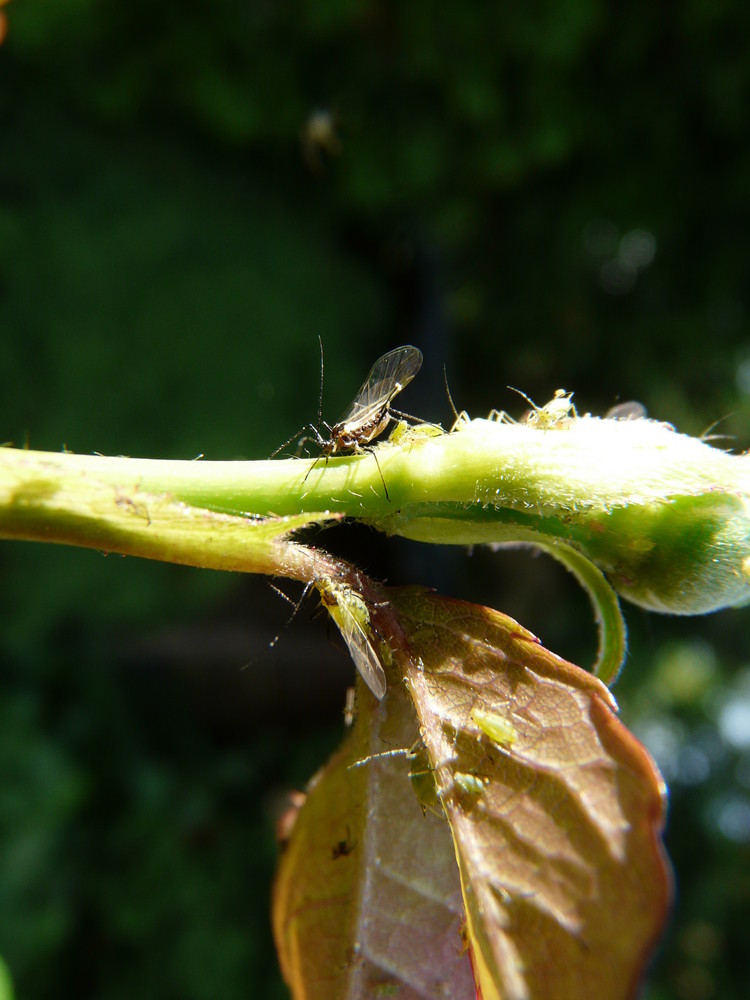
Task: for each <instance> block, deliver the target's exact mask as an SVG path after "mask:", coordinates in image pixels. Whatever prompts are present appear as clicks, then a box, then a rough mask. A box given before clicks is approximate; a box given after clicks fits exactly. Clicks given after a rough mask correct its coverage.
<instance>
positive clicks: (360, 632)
mask: <svg viewBox="0 0 750 1000" xmlns="http://www.w3.org/2000/svg"><path fill="white" fill-rule="evenodd" d="M315 586H316V587H317V589H318V592H319V594H320V598H321V601H322V603H323V604H324V605H325V607H326V609H327V611H328V614H329V615H330V616H331V618H333V620H334V622H335V623H336V625H337V627H338V629H339V631H340V632H341V635H342V636H343V638H344V642H345V643H346V645H347V647H348V649H349V653H350V654H351V657H352V659H353V660H354V665H355V667H356V668H357V670H358V671H359V673H360V676H361V677H362V680H363V681H364V682H365V684H366V685H367V686H368V688H369V689H370V690H371V691H372V693H373V694H374V695H375V697H376V698H378V699H380V698H382V697H383V695H384V694H385V689H386V682H385V670H383V664H382V663H381V662H380V657H379V656H378V654H377V652H376V650H375V645H374V637H373V632H372V627H371V626H370V612H369V609H368V607H367V602H366V601H365V599H364V597H362V595H361V594H358V593H357V591H356V590H353V589H352V588H351V587H350V586H348V585H347V584H345V583H339V582H337V581H336V580H332V579H331V578H329V577H322V578H321V579H319V580H316V582H315Z"/></svg>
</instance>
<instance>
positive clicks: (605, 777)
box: [391, 590, 670, 1000]
mask: <svg viewBox="0 0 750 1000" xmlns="http://www.w3.org/2000/svg"><path fill="white" fill-rule="evenodd" d="M391 598H392V599H393V601H394V603H395V605H396V607H397V609H398V612H399V614H400V618H401V621H402V624H403V626H404V627H405V629H406V632H407V634H408V636H409V642H410V645H411V654H410V656H409V657H406V658H403V660H402V662H403V663H404V669H405V681H406V683H407V685H408V687H409V689H410V691H411V695H412V698H413V700H414V704H415V706H416V709H417V713H418V716H419V722H420V727H421V738H422V740H423V742H424V744H425V747H426V749H427V753H428V756H429V758H430V761H431V763H432V765H433V767H434V768H435V777H436V782H437V786H438V791H439V794H440V798H441V801H442V803H443V806H444V809H445V812H446V815H447V817H448V821H449V823H450V826H451V830H452V833H453V838H454V841H455V845H456V856H457V858H458V863H459V867H460V871H461V880H462V886H463V894H464V902H465V906H466V914H467V921H468V925H469V937H470V941H471V946H472V949H473V953H474V959H475V965H476V968H477V971H478V975H479V978H480V983H481V988H482V992H483V996H484V1000H491V998H493V997H498V998H499V997H502V998H503V1000H542V998H544V1000H568V998H571V1000H572V998H576V1000H580V998H581V997H582V996H590V997H596V998H597V1000H620V998H626V997H632V996H633V995H634V994H635V993H636V991H637V988H638V984H639V981H640V978H641V976H642V974H643V969H644V966H645V964H646V962H647V961H648V959H649V957H650V954H651V951H652V949H653V947H654V944H655V942H656V940H657V939H658V937H659V934H660V932H661V930H662V927H663V923H664V920H665V916H666V912H667V909H668V903H669V896H670V878H669V873H668V868H667V863H666V860H665V856H664V852H663V849H662V845H661V841H660V831H661V827H662V823H663V817H664V787H663V783H662V781H661V778H660V776H659V773H658V771H657V769H656V766H655V765H654V763H653V761H652V760H651V758H650V757H649V756H648V754H647V752H646V751H645V749H644V748H643V747H642V746H641V745H640V744H639V743H638V742H637V741H636V740H635V738H634V737H633V736H632V735H631V734H630V733H629V732H628V731H627V729H625V727H624V726H623V725H622V724H621V723H620V722H619V721H618V720H617V718H616V716H615V712H616V704H615V702H614V699H613V698H612V696H611V694H610V693H609V691H608V690H607V688H606V687H605V686H604V685H603V684H602V683H601V682H600V681H598V680H597V679H596V678H594V677H592V676H591V674H589V673H588V672H586V671H584V670H581V669H580V668H578V667H575V666H573V665H572V664H570V663H567V662H566V661H564V660H562V659H560V658H559V657H557V656H555V655H554V654H552V653H550V652H548V651H547V650H545V649H544V648H543V647H542V646H540V645H539V643H538V640H536V638H535V637H534V636H533V635H531V633H529V632H527V631H526V630H525V629H523V628H522V627H520V626H519V625H517V624H516V623H515V622H514V621H513V620H512V619H510V618H507V617H506V616H504V615H501V614H499V613H497V612H495V611H491V610H490V609H487V608H480V607H476V606H473V605H470V604H466V603H464V602H461V601H453V600H448V599H445V598H440V597H436V596H434V595H431V594H427V593H425V592H423V591H416V590H402V591H396V592H393V591H392V592H391Z"/></svg>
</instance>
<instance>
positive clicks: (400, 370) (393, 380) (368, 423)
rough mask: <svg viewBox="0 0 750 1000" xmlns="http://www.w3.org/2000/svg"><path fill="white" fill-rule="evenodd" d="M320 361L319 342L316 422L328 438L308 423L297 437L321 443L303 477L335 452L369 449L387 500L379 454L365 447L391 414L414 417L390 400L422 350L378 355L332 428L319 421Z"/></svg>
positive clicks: (405, 382)
mask: <svg viewBox="0 0 750 1000" xmlns="http://www.w3.org/2000/svg"><path fill="white" fill-rule="evenodd" d="M322 362H323V345H322V344H321V371H320V404H319V407H318V423H319V425H320V424H321V423H322V425H323V426H324V427H325V428H326V429H327V430H328V432H329V435H330V437H328V438H325V437H324V436H323V435H322V434H321V432H320V430H319V427H314V426H313V425H312V424H308V429H309V430H310V431H311V432H312V433H310V434H306V435H305V436H304V437H302V438H300V441H299V444H300V445H302V444H303V443H304V442H305V441H315V442H316V443H317V444H318V445H319V446H320V450H321V452H322V454H321V455H320V456H319V458H317V459H316V460H315V462H313V464H312V466H311V467H310V469H309V470H308V472H307V475H306V476H305V480H307V478H308V476H309V475H310V473H311V472H312V471H313V469H314V468H315V466H316V465H317V464H318V462H319V461H320V458H324V459H325V462H326V464H328V459H329V458H331V457H332V456H334V455H343V454H347V453H349V454H356V453H358V452H363V451H370V453H371V454H372V456H373V458H374V459H375V462H376V464H377V467H378V472H380V478H381V480H382V483H383V489H384V490H385V497H386V500H390V497H389V496H388V487H387V486H386V485H385V479H383V473H382V471H381V469H380V462H379V461H378V457H377V455H376V454H375V451H374V450H373V449H371V448H368V447H367V446H368V445H369V444H370V442H371V441H374V440H375V438H376V437H379V435H381V434H382V433H383V431H384V430H385V429H386V427H387V426H388V424H389V423H390V422H391V420H392V419H393V415H394V414H395V415H396V416H398V417H405V418H407V419H410V420H411V419H416V418H413V417H410V416H409V415H408V414H405V413H401V412H399V411H398V410H392V409H391V402H392V400H393V399H394V398H395V397H396V396H397V395H398V394H399V393H400V392H401V390H402V389H404V388H405V387H406V386H407V385H408V384H409V382H411V380H412V379H413V378H414V376H415V375H416V374H417V372H418V371H419V369H420V368H421V367H422V352H421V351H420V350H419V348H417V347H412V346H410V345H406V346H404V347H397V348H396V349H395V350H393V351H389V352H388V353H387V354H384V355H383V356H382V357H381V358H378V360H377V361H376V362H375V364H374V365H373V366H372V368H371V369H370V373H369V375H368V376H367V378H366V379H365V381H364V383H363V384H362V386H361V387H360V390H359V392H358V393H357V394H356V396H355V397H354V400H353V401H352V403H351V405H350V406H349V407H348V409H347V410H346V411H345V412H344V414H343V416H342V417H341V419H340V420H339V421H338V422H337V423H335V424H334V425H333V427H331V426H330V425H329V424H327V423H325V421H322V420H321V414H322V408H323V363H322ZM295 436H296V435H295ZM293 440H294V438H293V437H292V438H290V439H289V441H285V442H284V444H283V445H281V447H280V448H277V449H276V451H275V452H274V453H273V455H272V456H271V457H272V458H273V457H274V455H278V453H279V452H280V451H281V450H282V448H285V447H286V446H287V445H288V444H289V443H290V441H293Z"/></svg>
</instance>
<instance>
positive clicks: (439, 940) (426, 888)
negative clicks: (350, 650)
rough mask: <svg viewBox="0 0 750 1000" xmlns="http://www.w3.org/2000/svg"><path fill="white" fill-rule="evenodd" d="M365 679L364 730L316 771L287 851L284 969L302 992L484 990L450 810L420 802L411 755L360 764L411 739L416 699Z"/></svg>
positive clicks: (441, 994) (280, 894)
mask: <svg viewBox="0 0 750 1000" xmlns="http://www.w3.org/2000/svg"><path fill="white" fill-rule="evenodd" d="M358 690H359V695H358V696H359V698H360V700H361V701H362V703H363V704H362V705H361V706H360V712H359V715H358V718H357V721H356V723H355V727H354V730H353V731H352V733H351V736H350V737H349V739H348V740H347V741H346V743H345V745H344V746H343V747H342V749H341V750H340V751H339V752H338V753H337V754H336V755H335V756H334V758H333V759H332V760H331V761H330V762H329V763H328V765H327V766H326V767H325V768H324V769H323V770H322V771H321V772H320V773H319V774H318V775H317V776H316V777H315V778H314V779H313V781H312V782H311V785H310V788H309V794H308V796H307V799H306V801H305V804H304V805H303V806H302V808H301V811H300V813H299V815H298V818H297V820H296V823H295V824H294V827H293V829H292V832H291V836H290V839H289V841H288V843H287V845H286V847H285V849H284V852H283V854H282V857H281V861H280V865H279V871H278V875H277V879H276V884H275V886H274V893H273V926H274V936H275V939H276V945H277V949H278V952H279V957H280V961H281V967H282V972H283V974H284V978H285V979H286V981H287V983H288V984H289V987H290V989H291V991H292V995H293V997H294V998H295V1000H301V998H310V1000H319V998H320V1000H322V998H325V1000H343V998H346V1000H357V998H361V1000H365V998H368V1000H371V998H379V997H382V998H387V997H397V998H398V1000H432V998H434V1000H446V998H450V1000H474V997H475V996H476V992H475V988H474V980H473V975H472V970H471V963H470V960H469V956H468V954H467V953H466V950H465V947H463V945H462V939H461V927H462V916H461V911H462V903H461V888H460V882H459V875H458V869H457V868H456V858H455V853H454V849H453V843H452V841H451V837H450V831H449V828H448V826H447V824H446V822H445V819H444V817H443V815H442V813H438V812H436V811H434V810H430V809H425V810H423V809H422V807H421V806H420V803H419V802H418V800H417V798H416V796H415V793H414V791H413V789H412V786H411V784H410V782H409V774H408V772H409V764H408V762H407V761H406V760H405V756H404V755H400V756H390V757H375V758H374V759H372V760H367V761H365V762H364V763H361V764H360V765H359V766H354V767H351V765H352V764H355V765H356V763H357V762H362V761H364V759H365V758H366V757H368V755H370V754H372V753H378V752H379V751H383V750H385V751H388V750H389V749H394V748H405V747H408V746H410V745H411V743H412V742H413V740H414V738H415V736H416V720H415V718H414V711H413V707H412V706H411V704H410V702H409V700H408V698H407V697H406V696H405V693H404V691H403V688H401V687H400V686H399V685H393V684H392V685H391V686H390V688H389V691H388V693H387V694H386V696H385V698H384V699H383V700H382V701H381V702H379V703H378V702H376V701H375V699H374V698H373V697H372V695H370V693H369V692H368V691H367V690H366V689H365V688H364V686H363V685H362V684H361V683H360V684H359V686H358ZM420 769H421V770H423V768H420ZM423 776H424V775H417V777H423Z"/></svg>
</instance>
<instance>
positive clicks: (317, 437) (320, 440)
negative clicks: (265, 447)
mask: <svg viewBox="0 0 750 1000" xmlns="http://www.w3.org/2000/svg"><path fill="white" fill-rule="evenodd" d="M318 343H319V344H320V392H319V394H318V425H317V427H314V426H313V425H312V424H304V426H302V427H300V428H299V430H296V431H295V432H294V434H292V436H291V437H289V438H287V439H286V441H285V442H284V443H283V444H281V445H279V447H278V448H277V449H276V450H275V451H272V452H271V454H270V455H269V456H268V457H269V458H276V456H277V455H278V454H279V452H280V451H283V450H284V448H286V447H288V446H289V445H290V444H291V443H292V441H294V440H295V438H298V441H297V455H299V452H300V449H301V447H302V445H303V444H304V443H305V442H306V441H315V443H316V444H317V445H319V446H320V447H321V448H323V447H324V446H325V445H326V443H327V442H326V439H325V438H324V437H323V435H322V434H321V433H320V428H321V426H322V425H323V338H322V337H321V336H320V335H318ZM326 426H328V425H327V424H326ZM307 430H310V431H312V434H303V433H302V432H303V431H307ZM317 461H318V460H317V459H316V461H315V463H314V464H313V466H312V468H311V469H310V471H309V472H308V473H307V476H309V475H310V472H312V470H313V469H314V468H315V465H316V464H317ZM307 476H305V479H307Z"/></svg>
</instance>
